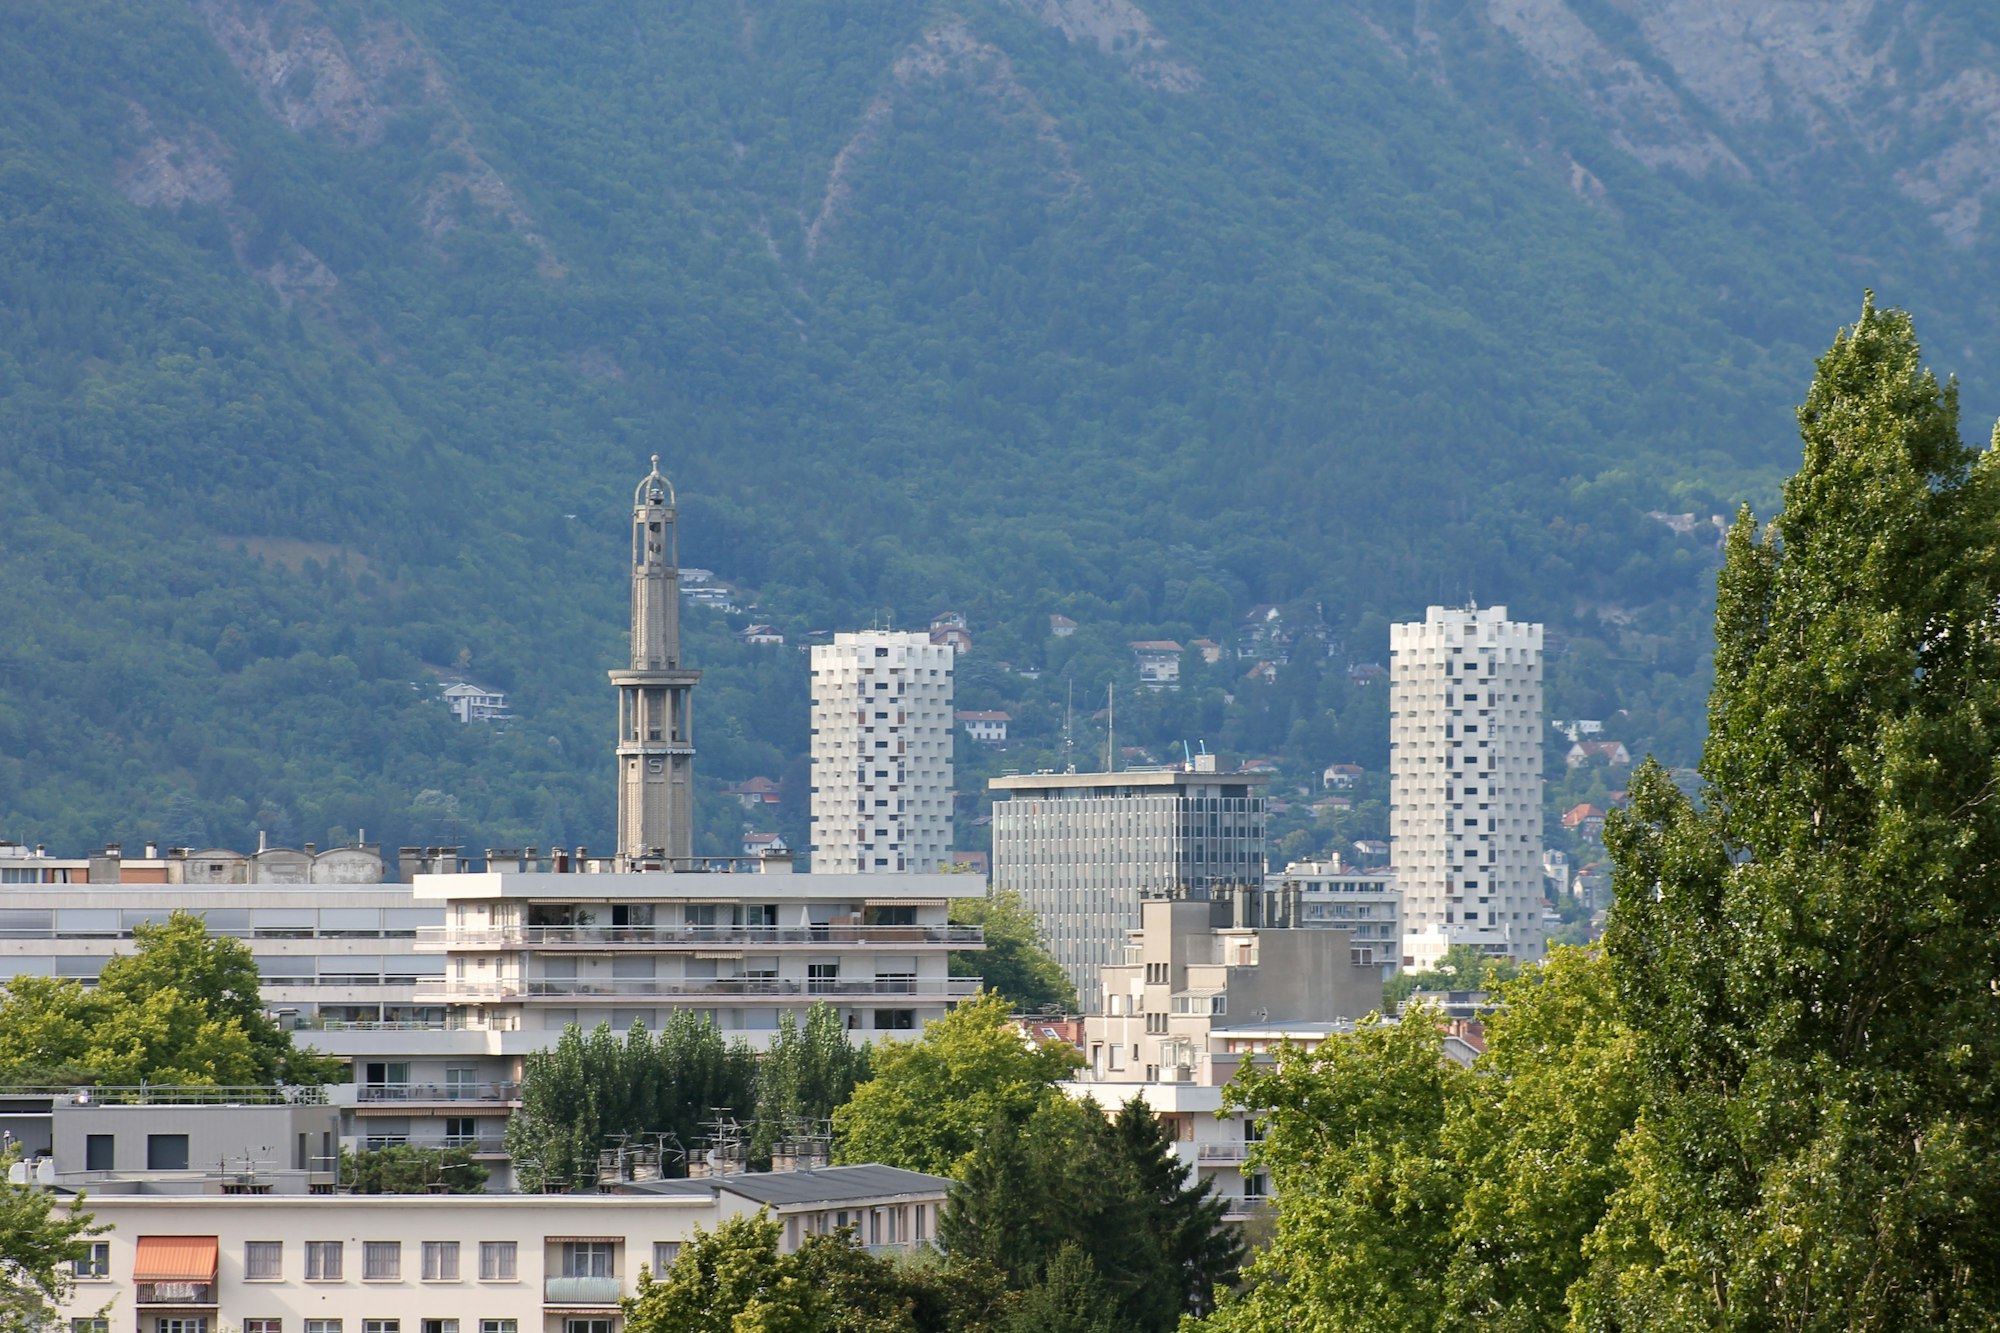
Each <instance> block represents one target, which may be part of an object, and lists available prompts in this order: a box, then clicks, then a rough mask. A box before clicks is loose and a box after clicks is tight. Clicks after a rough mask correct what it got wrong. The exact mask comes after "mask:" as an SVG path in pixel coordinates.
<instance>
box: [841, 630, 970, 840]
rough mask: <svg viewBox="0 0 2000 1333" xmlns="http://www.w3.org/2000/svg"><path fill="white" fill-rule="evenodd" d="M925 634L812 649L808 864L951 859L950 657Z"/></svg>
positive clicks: (877, 634)
mask: <svg viewBox="0 0 2000 1333" xmlns="http://www.w3.org/2000/svg"><path fill="white" fill-rule="evenodd" d="M954 656H955V653H954V651H953V650H952V649H951V648H950V647H948V646H945V645H941V644H933V643H932V642H931V641H930V636H929V635H927V634H906V633H898V632H892V631H887V630H863V631H861V632H859V633H855V634H836V635H835V636H834V640H833V642H832V643H830V644H819V645H816V646H815V647H814V648H813V650H812V868H813V870H814V871H815V872H816V873H819V874H854V873H882V872H890V873H893V872H896V871H934V870H938V869H941V868H942V867H944V866H945V865H947V864H949V863H950V861H951V799H952V798H951V782H952V762H951V761H952V707H951V697H952V660H953V658H954Z"/></svg>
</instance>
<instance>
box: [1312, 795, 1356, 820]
mask: <svg viewBox="0 0 2000 1333" xmlns="http://www.w3.org/2000/svg"><path fill="white" fill-rule="evenodd" d="M1353 808H1354V802H1353V800H1352V799H1351V798H1349V797H1346V796H1322V797H1320V798H1319V799H1318V800H1317V801H1314V802H1313V803H1312V812H1313V815H1314V817H1316V818H1319V819H1330V818H1332V817H1333V816H1334V815H1344V814H1346V813H1347V812H1348V811H1349V810H1352V809H1353Z"/></svg>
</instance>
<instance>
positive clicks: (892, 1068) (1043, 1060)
mask: <svg viewBox="0 0 2000 1333" xmlns="http://www.w3.org/2000/svg"><path fill="white" fill-rule="evenodd" d="M1010 1009H1011V1006H1010V1005H1009V1004H1008V1003H1007V1001H1006V1000H1005V999H1004V998H1002V997H1001V996H998V995H995V994H993V993H992V992H991V991H985V992H982V993H981V994H980V995H979V996H978V997H977V998H975V999H971V1000H967V1001H966V1002H965V1003H963V1004H961V1005H959V1006H958V1007H957V1008H956V1009H954V1010H952V1011H951V1012H950V1013H949V1014H947V1015H945V1016H944V1017H943V1018H942V1019H940V1020H939V1021H937V1022H935V1023H932V1024H931V1025H930V1026H929V1027H927V1028H925V1029H924V1032H923V1035H922V1036H921V1037H919V1038H918V1039H917V1040H916V1041H910V1042H901V1041H887V1042H882V1043H881V1044H879V1045H878V1046H877V1047H876V1048H875V1055H874V1062H875V1076H874V1077H873V1078H871V1079H869V1080H868V1081H867V1082H866V1083H863V1084H861V1085H860V1086H859V1087H857V1088H855V1090H854V1096H853V1097H852V1098H850V1099H849V1100H848V1102H847V1104H846V1105H845V1106H843V1107H841V1108H840V1109H839V1110H837V1111H835V1112H834V1116H833V1123H834V1132H835V1135H836V1151H837V1153H838V1155H839V1158H840V1160H841V1161H843V1162H881V1163H884V1164H886V1165H889V1166H900V1167H905V1168H907V1169H909V1170H912V1171H930V1172H935V1173H938V1174H941V1175H952V1174H955V1173H956V1172H957V1170H958V1168H959V1166H960V1165H961V1164H962V1163H963V1161H964V1160H965V1158H966V1156H967V1155H968V1154H969V1153H971V1152H972V1150H973V1149H974V1148H975V1147H977V1146H978V1143H979V1139H980V1136H981V1135H982V1134H984V1133H985V1132H986V1129H987V1127H988V1126H989V1125H991V1124H993V1123H994V1122H995V1121H996V1120H1000V1121H1010V1122H1016V1123H1018V1122H1020V1121H1022V1120H1025V1119H1026V1118H1027V1117H1028V1116H1029V1115H1031V1114H1033V1113H1034V1111H1035V1108H1037V1107H1038V1106H1040V1105H1042V1104H1043V1103H1044V1102H1046V1101H1047V1100H1048V1099H1050V1098H1051V1097H1055V1096H1058V1095H1059V1094H1058V1093H1057V1092H1056V1090H1055V1085H1056V1083H1057V1082H1059V1081H1060V1080H1061V1079H1063V1078H1065V1077H1066V1076H1068V1074H1069V1073H1070V1072H1071V1071H1072V1070H1074V1069H1076V1068H1077V1067H1078V1066H1079V1065H1081V1064H1082V1058H1081V1057H1080V1056H1078V1055H1077V1053H1076V1051H1075V1050H1074V1049H1073V1048H1071V1047H1069V1046H1065V1045H1062V1044H1060V1043H1056V1042H1049V1043H1045V1044H1036V1043H1034V1042H1031V1041H1029V1040H1027V1039H1026V1038H1024V1037H1023V1036H1022V1035H1021V1033H1020V1031H1019V1030H1018V1029H1017V1028H1016V1027H1015V1026H1014V1025H1013V1024H1012V1023H1011V1022H1009V1021H1008V1013H1009V1011H1010Z"/></svg>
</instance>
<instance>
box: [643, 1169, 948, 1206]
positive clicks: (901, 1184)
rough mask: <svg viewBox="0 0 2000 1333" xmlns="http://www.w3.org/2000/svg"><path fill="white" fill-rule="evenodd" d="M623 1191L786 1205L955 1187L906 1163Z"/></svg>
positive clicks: (647, 1184) (663, 1183)
mask: <svg viewBox="0 0 2000 1333" xmlns="http://www.w3.org/2000/svg"><path fill="white" fill-rule="evenodd" d="M618 1188H619V1190H620V1191H621V1192H626V1193H632V1194H653V1195H683V1196H689V1195H692V1196H696V1197H700V1198H711V1197H713V1196H715V1195H717V1194H724V1193H727V1194H735V1195H740V1196H741V1197H743V1198H746V1199H754V1200H756V1201H757V1202H758V1203H765V1204H770V1205H771V1206H772V1207H774V1208H784V1207H789V1206H795V1205H799V1204H820V1203H851V1202H853V1201H855V1200H858V1199H890V1198H895V1197H897V1196H899V1195H910V1194H924V1195H930V1194H943V1193H945V1192H946V1191H947V1190H949V1189H950V1188H951V1181H950V1179H949V1178H947V1177H945V1176H932V1175H926V1174H925V1173H924V1172H922V1171H905V1170H903V1169H902V1168H901V1167H895V1166H877V1165H874V1164H872V1163H869V1164H863V1165H858V1166H822V1167H818V1168H815V1169H813V1170H810V1171H743V1172H738V1173H736V1174H735V1175H728V1176H701V1177H698V1178H695V1179H690V1180H647V1181H637V1182H627V1183H624V1184H621V1185H620V1186H619V1187H618Z"/></svg>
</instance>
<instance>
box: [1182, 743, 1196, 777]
mask: <svg viewBox="0 0 2000 1333" xmlns="http://www.w3.org/2000/svg"><path fill="white" fill-rule="evenodd" d="M1181 763H1182V765H1183V766H1185V767H1186V768H1187V770H1188V771H1189V772H1190V773H1192V772H1193V771H1194V752H1193V751H1192V750H1190V749H1188V743H1187V737H1185V736H1183V737H1181Z"/></svg>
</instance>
